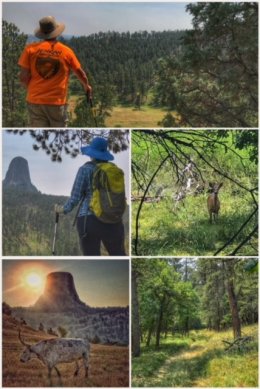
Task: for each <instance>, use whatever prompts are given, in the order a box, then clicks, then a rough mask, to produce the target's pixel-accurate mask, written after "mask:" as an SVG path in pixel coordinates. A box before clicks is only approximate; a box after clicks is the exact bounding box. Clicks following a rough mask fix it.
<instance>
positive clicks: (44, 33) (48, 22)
mask: <svg viewBox="0 0 260 389" xmlns="http://www.w3.org/2000/svg"><path fill="white" fill-rule="evenodd" d="M39 25H40V28H37V29H36V30H35V31H34V34H35V36H36V37H37V38H40V39H52V38H57V36H59V35H60V34H61V33H62V32H63V31H64V29H65V24H63V23H57V22H56V20H55V18H54V16H46V17H44V18H42V19H41V20H40V21H39Z"/></svg>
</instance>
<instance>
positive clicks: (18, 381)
mask: <svg viewBox="0 0 260 389" xmlns="http://www.w3.org/2000/svg"><path fill="white" fill-rule="evenodd" d="M22 337H23V339H24V340H25V342H27V343H30V344H33V343H36V342H38V341H40V340H42V339H47V338H50V335H48V334H45V333H44V332H41V331H35V330H33V329H32V328H31V327H29V326H25V325H23V326H22ZM23 349H24V346H23V345H22V344H21V343H20V341H19V339H18V325H17V321H16V320H15V319H14V318H12V317H10V316H7V315H3V386H4V387H34V388H36V387H47V386H48V385H49V382H48V379H47V368H46V366H44V365H43V364H42V363H41V362H40V361H39V360H38V359H32V360H31V361H29V362H27V363H22V362H20V355H21V353H22V351H23ZM80 363H81V361H80ZM58 368H59V370H60V372H61V377H62V382H63V386H64V387H114V388H115V387H127V386H129V351H128V348H127V347H119V346H104V345H98V344H97V345H95V344H92V345H91V354H90V368H89V377H88V378H85V377H84V369H80V372H79V375H78V376H77V377H74V376H73V374H74V371H75V363H67V364H64V363H63V364H60V365H58ZM52 377H53V386H58V385H59V381H58V379H57V375H56V372H55V370H53V371H52Z"/></svg>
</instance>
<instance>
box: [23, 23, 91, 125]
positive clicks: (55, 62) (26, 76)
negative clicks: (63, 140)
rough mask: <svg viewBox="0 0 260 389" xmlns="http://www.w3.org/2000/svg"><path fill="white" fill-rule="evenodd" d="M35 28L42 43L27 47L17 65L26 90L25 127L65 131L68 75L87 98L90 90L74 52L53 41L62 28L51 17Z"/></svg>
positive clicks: (63, 27)
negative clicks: (76, 81) (78, 84)
mask: <svg viewBox="0 0 260 389" xmlns="http://www.w3.org/2000/svg"><path fill="white" fill-rule="evenodd" d="M39 25H40V28H38V29H36V30H35V36H36V37H37V38H40V39H42V41H40V42H34V43H31V44H29V45H27V46H26V47H25V49H24V50H23V52H22V54H21V56H20V58H19V61H18V64H19V66H20V68H21V70H20V82H21V84H22V85H23V86H24V87H25V88H26V89H27V97H26V101H27V108H28V114H29V126H30V127H33V128H35V127H66V125H67V122H68V117H67V90H68V83H69V76H70V71H71V70H72V71H73V72H74V74H75V75H76V77H77V78H78V79H79V81H80V82H81V84H82V86H83V88H84V91H85V93H86V94H87V95H88V96H89V98H91V94H92V88H91V86H90V85H89V82H88V77H87V75H86V73H85V72H84V70H83V69H82V67H81V64H80V62H79V61H78V59H77V57H76V55H75V54H74V52H73V51H72V50H71V49H70V48H69V47H68V46H66V45H64V44H62V43H61V42H59V41H58V40H57V38H58V36H59V35H61V33H62V32H63V30H64V29H65V25H64V24H63V23H57V22H56V20H55V18H54V17H53V16H46V17H44V18H42V19H41V20H40V21H39Z"/></svg>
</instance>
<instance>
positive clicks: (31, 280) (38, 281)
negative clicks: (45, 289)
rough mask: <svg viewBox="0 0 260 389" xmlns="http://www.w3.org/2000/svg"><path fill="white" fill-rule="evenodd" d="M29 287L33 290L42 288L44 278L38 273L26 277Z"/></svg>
mask: <svg viewBox="0 0 260 389" xmlns="http://www.w3.org/2000/svg"><path fill="white" fill-rule="evenodd" d="M25 281H26V284H27V286H30V287H31V288H40V287H41V286H42V284H43V278H42V276H40V275H39V274H38V273H35V272H31V273H29V274H27V276H26V277H25Z"/></svg>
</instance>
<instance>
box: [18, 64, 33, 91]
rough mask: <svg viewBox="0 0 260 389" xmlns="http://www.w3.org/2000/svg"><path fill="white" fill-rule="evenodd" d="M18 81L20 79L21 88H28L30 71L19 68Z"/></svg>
mask: <svg viewBox="0 0 260 389" xmlns="http://www.w3.org/2000/svg"><path fill="white" fill-rule="evenodd" d="M19 79H20V82H21V84H22V86H24V87H25V88H28V85H29V82H30V79H31V72H30V70H29V69H27V68H23V67H21V70H20V74H19Z"/></svg>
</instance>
